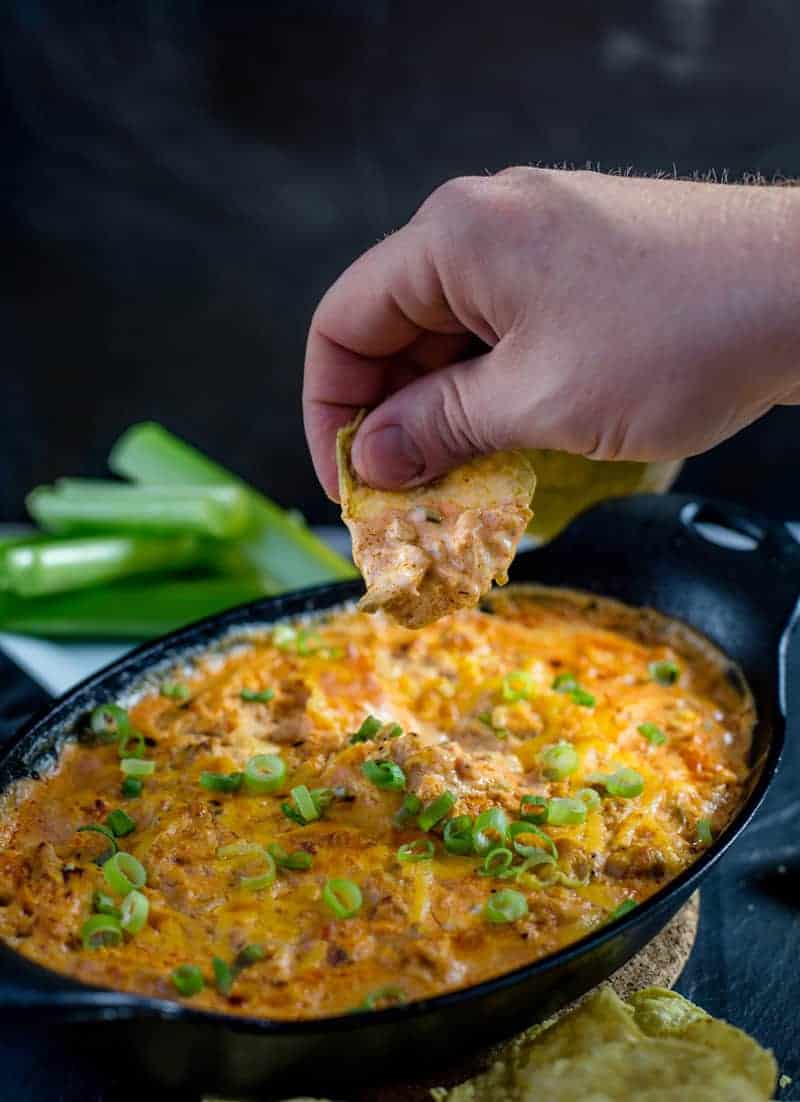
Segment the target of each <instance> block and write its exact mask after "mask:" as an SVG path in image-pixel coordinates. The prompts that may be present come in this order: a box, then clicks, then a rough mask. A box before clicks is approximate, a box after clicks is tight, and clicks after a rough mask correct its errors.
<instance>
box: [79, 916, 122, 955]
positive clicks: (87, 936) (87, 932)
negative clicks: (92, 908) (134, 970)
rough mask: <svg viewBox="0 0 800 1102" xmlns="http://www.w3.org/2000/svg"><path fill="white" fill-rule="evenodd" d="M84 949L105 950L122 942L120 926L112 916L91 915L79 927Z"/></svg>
mask: <svg viewBox="0 0 800 1102" xmlns="http://www.w3.org/2000/svg"><path fill="white" fill-rule="evenodd" d="M81 941H82V942H83V947H84V949H106V948H109V947H110V946H113V945H119V944H120V942H121V941H122V926H121V925H120V921H119V919H118V918H115V917H114V915H106V914H99V915H92V917H91V918H87V920H86V921H85V922H84V924H83V926H81Z"/></svg>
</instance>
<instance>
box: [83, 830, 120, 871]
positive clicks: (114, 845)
mask: <svg viewBox="0 0 800 1102" xmlns="http://www.w3.org/2000/svg"><path fill="white" fill-rule="evenodd" d="M83 830H85V831H91V833H93V834H102V835H103V837H104V838H108V840H109V842H110V843H111V853H110V856H112V857H113V856H114V854H115V853H116V852H117V851H118V850H119V846H118V845H117V839H116V838H115V837H114V831H113V830H112V829H111V827H107V826H103V825H102V823H88V824H87V825H86V826H80V827H78V833H80V832H81V831H83ZM103 856H104V857H105V854H104V855H103ZM100 863H101V864H102V863H103V859H101V860H100Z"/></svg>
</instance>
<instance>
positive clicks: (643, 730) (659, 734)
mask: <svg viewBox="0 0 800 1102" xmlns="http://www.w3.org/2000/svg"><path fill="white" fill-rule="evenodd" d="M636 729H637V731H638V732H639V734H640V735H641V736H642V737H643V738H646V739H647V741H648V742H649V743H651V745H653V746H663V745H664V743H665V742H666V741H667V736H666V735H665V734H664V732H663V731H662V730H661V728H660V727H659V726H658V724H657V723H640V724H639V726H638V727H637V728H636Z"/></svg>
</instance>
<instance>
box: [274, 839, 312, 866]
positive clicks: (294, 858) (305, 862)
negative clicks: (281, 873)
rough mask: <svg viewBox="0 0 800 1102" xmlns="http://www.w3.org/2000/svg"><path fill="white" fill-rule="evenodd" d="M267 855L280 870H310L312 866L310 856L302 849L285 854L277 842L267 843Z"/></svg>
mask: <svg viewBox="0 0 800 1102" xmlns="http://www.w3.org/2000/svg"><path fill="white" fill-rule="evenodd" d="M267 853H269V854H270V855H271V856H272V858H273V860H274V861H275V864H276V865H278V867H279V868H282V869H310V868H311V865H312V864H313V858H312V856H311V854H310V853H306V851H305V850H304V849H297V850H295V851H294V853H287V852H286V850H285V849H284V848H283V846H279V845H278V843H277V842H270V843H269V845H268V846H267Z"/></svg>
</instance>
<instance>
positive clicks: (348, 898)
mask: <svg viewBox="0 0 800 1102" xmlns="http://www.w3.org/2000/svg"><path fill="white" fill-rule="evenodd" d="M322 901H323V902H324V903H325V905H326V907H328V909H329V910H331V911H333V913H334V914H335V915H336V917H337V918H352V917H353V916H354V915H356V914H358V912H359V911H360V910H361V904H362V902H363V896H362V895H361V889H360V888H359V886H358V884H356V883H355V882H354V881H353V880H346V879H343V878H334V879H332V880H326V882H325V887H324V888H323V889H322Z"/></svg>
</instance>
